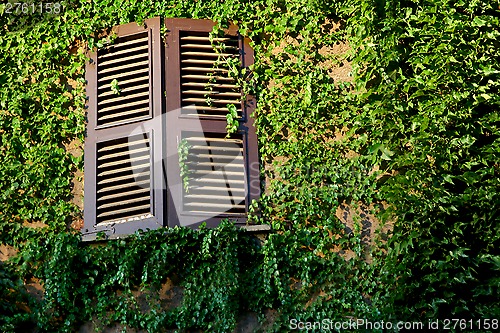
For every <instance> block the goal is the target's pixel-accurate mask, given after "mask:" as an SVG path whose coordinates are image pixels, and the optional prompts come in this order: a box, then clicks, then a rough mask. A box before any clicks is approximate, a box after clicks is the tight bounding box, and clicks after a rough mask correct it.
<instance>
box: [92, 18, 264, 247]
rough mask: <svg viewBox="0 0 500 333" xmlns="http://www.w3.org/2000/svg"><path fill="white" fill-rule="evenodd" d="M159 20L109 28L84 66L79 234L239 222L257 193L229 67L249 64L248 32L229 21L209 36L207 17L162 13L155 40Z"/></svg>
mask: <svg viewBox="0 0 500 333" xmlns="http://www.w3.org/2000/svg"><path fill="white" fill-rule="evenodd" d="M160 24H161V21H160V18H153V19H149V20H146V21H145V23H144V25H143V26H138V25H137V24H136V23H130V24H125V25H121V26H117V27H115V28H113V29H112V33H111V34H110V38H112V39H114V40H113V42H112V43H111V44H110V45H109V46H106V47H102V48H100V49H98V50H97V52H95V53H93V54H91V57H90V60H89V62H88V64H87V67H86V80H87V96H88V125H87V137H86V141H85V206H84V228H83V235H84V239H92V238H94V237H95V235H96V234H97V233H98V232H100V231H103V232H105V233H106V234H107V235H108V236H109V237H116V236H120V235H126V234H130V233H133V232H135V231H136V230H138V229H143V230H145V229H156V228H159V227H163V226H176V225H182V226H192V227H197V226H199V225H200V224H201V223H202V222H206V223H207V225H209V226H216V225H217V224H218V223H219V222H220V220H221V219H224V218H230V219H232V220H234V221H235V223H237V224H245V223H246V216H247V213H248V207H249V204H250V203H251V201H252V200H253V199H257V198H258V197H259V195H260V181H259V168H258V165H259V164H258V154H257V138H256V134H255V129H254V125H253V120H252V119H251V117H250V114H251V113H252V111H253V109H254V107H255V100H254V98H253V97H252V96H243V95H242V92H241V88H240V87H239V86H238V84H237V79H236V78H235V77H234V75H233V74H232V73H231V69H232V67H234V66H235V64H237V65H238V66H243V67H248V66H249V65H250V64H251V63H252V62H253V51H252V49H251V48H250V47H249V44H248V40H246V39H245V38H243V37H241V36H240V35H238V33H237V28H236V27H234V26H232V27H230V28H229V29H228V30H227V31H225V35H224V36H222V37H218V38H210V32H211V31H212V28H213V26H214V22H212V21H208V20H191V19H166V20H165V21H164V25H165V28H166V36H164V38H162V34H161V33H160ZM233 73H234V71H233ZM231 109H232V111H233V113H234V111H235V110H236V113H237V117H238V124H239V127H238V130H237V131H236V132H234V133H231V134H228V133H227V131H226V126H227V121H226V115H227V114H228V112H230V110H231Z"/></svg>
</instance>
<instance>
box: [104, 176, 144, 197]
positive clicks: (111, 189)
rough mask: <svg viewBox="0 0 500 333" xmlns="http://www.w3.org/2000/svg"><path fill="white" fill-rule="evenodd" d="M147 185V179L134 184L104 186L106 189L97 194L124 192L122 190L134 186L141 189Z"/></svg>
mask: <svg viewBox="0 0 500 333" xmlns="http://www.w3.org/2000/svg"><path fill="white" fill-rule="evenodd" d="M148 184H149V179H145V180H139V181H135V182H134V183H126V184H119V185H114V186H106V187H104V188H102V189H100V190H98V191H97V193H98V194H100V193H106V192H110V191H116V190H124V189H127V188H130V187H134V186H139V187H141V186H143V185H148ZM148 186H149V185H148ZM98 200H99V199H98Z"/></svg>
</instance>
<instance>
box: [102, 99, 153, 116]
mask: <svg viewBox="0 0 500 333" xmlns="http://www.w3.org/2000/svg"><path fill="white" fill-rule="evenodd" d="M145 103H148V104H149V101H148V100H146V99H144V100H140V101H136V102H130V103H124V104H118V105H113V106H108V107H105V108H101V109H100V110H99V111H97V112H98V113H104V112H110V111H114V110H120V109H124V108H129V107H132V106H137V105H141V104H145ZM136 110H137V109H136Z"/></svg>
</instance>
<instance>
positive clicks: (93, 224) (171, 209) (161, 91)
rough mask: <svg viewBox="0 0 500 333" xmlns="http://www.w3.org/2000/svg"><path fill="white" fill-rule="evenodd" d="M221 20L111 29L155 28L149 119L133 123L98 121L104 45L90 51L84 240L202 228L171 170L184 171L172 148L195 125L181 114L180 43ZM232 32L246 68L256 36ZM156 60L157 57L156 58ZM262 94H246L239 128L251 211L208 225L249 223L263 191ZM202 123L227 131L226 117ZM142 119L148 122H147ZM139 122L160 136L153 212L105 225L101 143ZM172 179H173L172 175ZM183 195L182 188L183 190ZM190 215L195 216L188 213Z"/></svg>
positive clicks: (118, 32) (211, 129)
mask: <svg viewBox="0 0 500 333" xmlns="http://www.w3.org/2000/svg"><path fill="white" fill-rule="evenodd" d="M161 24H164V27H165V28H166V29H165V31H166V35H165V36H161V33H160V31H161V29H160V27H161ZM215 24H216V23H215V22H213V21H210V20H194V19H165V20H164V21H162V20H161V18H159V17H156V18H152V19H148V20H145V22H144V25H143V26H138V25H137V23H134V22H132V23H128V24H124V25H119V26H115V27H113V28H112V29H111V31H112V32H113V33H114V34H116V36H117V38H121V37H124V36H128V35H130V34H134V33H139V32H143V31H148V33H149V49H148V52H149V59H150V63H149V70H150V71H149V75H150V76H149V82H150V115H151V117H149V119H144V120H141V121H134V122H132V123H130V124H124V125H117V126H98V125H97V111H98V106H97V88H98V87H97V71H98V66H99V64H98V59H97V55H98V52H99V50H96V51H94V52H91V53H90V60H89V62H88V63H87V64H86V80H87V96H88V100H87V108H88V124H87V138H86V140H85V141H86V142H85V162H84V163H85V203H84V226H83V230H82V235H83V237H82V239H83V240H93V239H95V237H96V235H97V233H98V232H100V231H102V232H104V233H105V235H106V237H107V238H117V237H122V236H127V235H129V234H132V233H133V232H135V231H137V230H139V229H142V230H146V229H156V228H160V227H173V226H178V225H188V226H190V227H193V228H196V227H198V226H199V225H200V224H201V223H202V222H196V223H192V222H190V221H187V220H186V221H184V220H181V219H184V217H182V218H180V215H179V214H178V212H177V211H176V209H175V207H179V206H178V205H179V201H178V200H179V193H178V192H177V193H171V188H170V187H169V184H168V182H167V179H169V176H168V175H169V173H170V172H171V170H175V172H174V174H176V175H178V176H179V179H180V173H179V172H178V170H179V161H178V159H176V158H166V157H167V155H168V154H169V153H172V152H174V155H175V156H177V155H176V154H175V151H176V150H177V145H178V137H177V139H174V137H173V135H172V134H174V131H173V130H172V129H176V130H175V132H176V135H179V133H181V132H180V131H181V130H180V129H179V128H180V127H182V128H183V129H184V130H190V129H193V126H191V124H190V122H189V120H190V119H189V117H184V116H183V115H180V111H179V110H180V109H181V108H180V106H181V96H180V90H181V88H180V75H181V73H180V71H181V69H180V48H179V43H178V38H179V33H180V32H181V31H199V32H211V31H212V29H213V27H214V25H215ZM225 32H226V33H227V34H231V35H236V36H238V39H239V52H240V61H241V64H242V67H243V68H248V66H250V65H252V64H253V57H254V53H253V49H252V48H251V47H250V40H249V39H248V38H246V37H242V36H240V35H239V34H238V28H237V27H236V26H234V25H232V26H230V27H229V29H227V30H225ZM151 62H152V63H151ZM255 106H256V100H255V97H254V96H251V95H246V96H242V102H241V107H242V109H241V110H242V118H241V119H240V122H239V128H238V133H239V134H241V135H243V138H244V140H243V147H244V148H243V149H244V154H243V158H244V168H245V190H246V192H245V214H244V215H242V216H239V217H236V218H235V217H231V216H229V215H224V214H220V215H218V216H215V217H210V218H206V219H203V222H206V224H207V226H208V227H215V226H217V225H218V224H219V223H220V221H221V220H222V219H230V220H233V221H234V222H235V224H237V225H240V226H244V225H246V224H247V216H248V209H249V206H250V204H251V203H252V201H253V200H257V199H258V198H259V197H260V193H261V181H260V170H259V165H260V164H259V157H258V145H257V135H256V131H255V126H254V119H253V118H252V117H251V114H252V113H253V112H254V110H255ZM175 112H177V113H179V114H178V115H175V116H177V117H178V119H179V120H177V121H181V122H182V123H183V124H182V126H177V125H178V124H177V123H176V124H169V120H171V119H174V118H173V117H172V116H174V113H175ZM198 120H199V124H200V125H201V128H202V129H203V131H204V132H205V130H206V131H207V132H210V133H227V132H226V129H225V127H226V125H227V123H226V120H225V119H223V120H213V119H210V117H204V116H201V117H198ZM141 123H142V124H141ZM138 124H141V125H144V128H145V130H147V131H150V133H152V134H151V136H152V137H153V138H154V140H153V143H152V152H153V157H152V161H151V167H152V168H153V178H152V180H151V186H152V188H151V196H152V203H151V204H152V209H151V214H152V215H153V218H149V219H144V220H141V221H131V222H130V223H128V222H126V223H115V224H112V225H106V226H103V225H99V224H98V223H97V219H96V191H97V188H96V186H97V184H96V177H97V176H96V175H97V171H96V164H97V162H96V145H97V144H98V143H99V142H102V141H105V140H107V139H112V138H116V137H117V136H118V135H119V134H120V133H127V131H131V130H132V129H133V128H136V127H137V125H138ZM169 180H170V179H169ZM180 195H181V196H182V194H180ZM187 219H188V220H189V218H187Z"/></svg>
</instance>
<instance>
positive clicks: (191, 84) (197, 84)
mask: <svg viewBox="0 0 500 333" xmlns="http://www.w3.org/2000/svg"><path fill="white" fill-rule="evenodd" d="M182 86H184V87H214V88H230V89H238V88H239V87H238V86H237V85H236V84H225V83H200V82H185V83H183V84H182Z"/></svg>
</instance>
